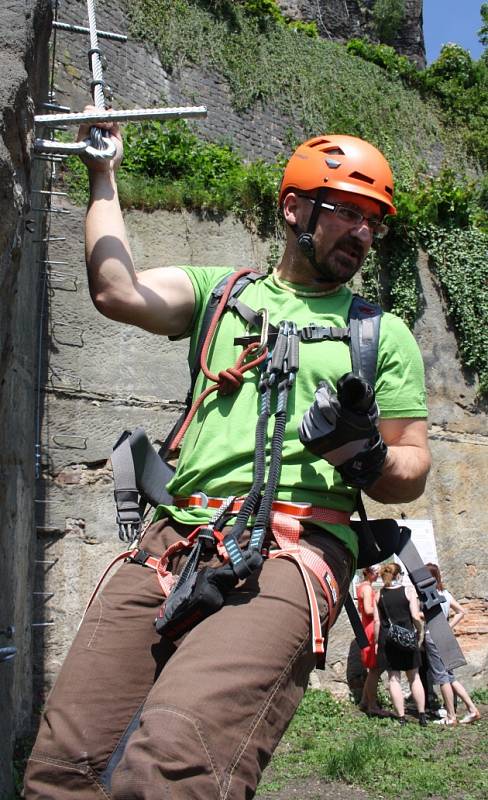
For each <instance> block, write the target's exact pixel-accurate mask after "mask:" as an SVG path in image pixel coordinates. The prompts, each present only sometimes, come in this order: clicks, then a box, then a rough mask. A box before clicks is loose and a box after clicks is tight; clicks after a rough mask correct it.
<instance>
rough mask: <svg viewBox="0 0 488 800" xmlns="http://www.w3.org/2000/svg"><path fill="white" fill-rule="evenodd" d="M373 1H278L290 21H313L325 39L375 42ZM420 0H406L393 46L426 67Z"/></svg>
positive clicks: (421, 1)
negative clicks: (364, 39)
mask: <svg viewBox="0 0 488 800" xmlns="http://www.w3.org/2000/svg"><path fill="white" fill-rule="evenodd" d="M374 2H375V0H279V3H278V5H279V6H280V7H281V9H282V11H283V13H284V14H286V15H287V16H289V17H291V18H292V19H300V20H304V21H306V22H309V21H315V22H316V23H317V27H318V30H319V33H320V35H321V36H323V37H324V38H328V39H334V40H336V41H347V40H348V39H352V38H366V39H369V40H371V41H373V42H378V36H377V32H376V30H375V27H374V24H373V19H372V14H371V11H372V9H373V7H374ZM422 6H423V0H405V16H404V18H403V21H402V23H401V25H400V28H399V31H398V34H397V35H396V36H395V38H394V40H393V42H392V45H393V46H394V47H395V49H396V50H397V52H398V53H400V54H401V55H404V56H407V57H408V58H410V59H411V60H412V61H415V62H416V63H417V64H418V66H419V67H425V45H424V33H423V17H422V10H423V9H422Z"/></svg>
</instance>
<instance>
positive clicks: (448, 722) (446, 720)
mask: <svg viewBox="0 0 488 800" xmlns="http://www.w3.org/2000/svg"><path fill="white" fill-rule="evenodd" d="M457 724H458V721H457V719H449V717H441V719H435V720H434V725H449V726H450V727H453V726H454V725H457Z"/></svg>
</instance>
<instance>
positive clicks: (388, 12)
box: [372, 0, 488, 44]
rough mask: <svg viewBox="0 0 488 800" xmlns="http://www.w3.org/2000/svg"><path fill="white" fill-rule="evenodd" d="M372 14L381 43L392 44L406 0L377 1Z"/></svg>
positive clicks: (403, 14) (402, 16)
mask: <svg viewBox="0 0 488 800" xmlns="http://www.w3.org/2000/svg"><path fill="white" fill-rule="evenodd" d="M485 5H487V6H488V4H485ZM372 13H373V22H374V25H375V28H376V32H377V34H378V38H379V40H380V42H382V43H383V44H392V42H393V40H394V39H395V36H396V35H397V33H398V30H399V27H400V24H401V22H402V20H403V18H404V16H405V0H376V2H375V4H374V6H373V12H372Z"/></svg>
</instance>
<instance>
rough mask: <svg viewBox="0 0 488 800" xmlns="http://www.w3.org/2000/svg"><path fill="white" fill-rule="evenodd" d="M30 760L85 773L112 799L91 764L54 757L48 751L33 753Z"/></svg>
mask: <svg viewBox="0 0 488 800" xmlns="http://www.w3.org/2000/svg"><path fill="white" fill-rule="evenodd" d="M29 761H32V762H38V763H40V764H50V765H52V766H55V767H62V769H64V770H71V772H77V773H78V774H79V775H83V777H84V778H87V779H88V780H90V781H91V782H92V783H93V784H95V786H96V787H97V788H98V789H99V790H100V791H101V793H102V795H103V796H104V797H106V798H107V800H110V795H109V794H107V792H106V790H105V787H104V786H103V784H102V783H100V781H99V780H98V777H97V775H96V773H95V772H94V771H93V769H92V767H91V766H90V765H89V764H83V765H82V764H80V765H77V764H73V763H72V762H71V761H64V760H63V759H61V758H53V757H52V756H49V755H47V753H39V752H36V753H32V755H31V756H30V758H29Z"/></svg>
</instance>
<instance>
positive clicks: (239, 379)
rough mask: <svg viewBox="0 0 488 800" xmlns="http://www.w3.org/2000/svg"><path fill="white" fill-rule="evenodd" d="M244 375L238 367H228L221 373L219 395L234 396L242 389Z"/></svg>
mask: <svg viewBox="0 0 488 800" xmlns="http://www.w3.org/2000/svg"><path fill="white" fill-rule="evenodd" d="M243 381H244V375H243V373H242V372H241V371H240V370H239V368H238V367H228V368H227V369H223V370H221V371H220V372H219V380H218V393H219V394H221V395H227V394H234V392H237V390H238V389H240V388H241V386H242V384H243Z"/></svg>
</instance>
